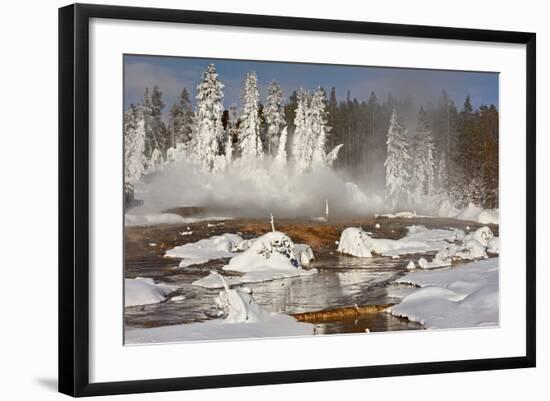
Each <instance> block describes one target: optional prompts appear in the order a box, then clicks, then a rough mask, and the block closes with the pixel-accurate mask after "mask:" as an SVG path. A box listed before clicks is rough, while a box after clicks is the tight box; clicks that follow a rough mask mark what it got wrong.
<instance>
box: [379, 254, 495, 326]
mask: <svg viewBox="0 0 550 401" xmlns="http://www.w3.org/2000/svg"><path fill="white" fill-rule="evenodd" d="M498 266H499V258H492V259H486V260H481V261H477V262H472V263H468V264H465V265H462V266H458V267H452V268H446V269H441V270H436V271H422V272H414V273H409V274H407V275H405V276H403V277H401V278H399V279H398V280H397V281H396V282H397V283H407V284H412V285H416V286H420V287H421V288H415V289H410V288H407V289H406V291H402V290H393V291H390V296H395V297H402V301H401V303H400V304H398V305H395V306H393V307H391V308H389V309H388V312H389V313H391V314H392V315H394V316H400V317H406V318H408V319H409V320H411V321H415V322H418V323H421V324H423V325H424V326H425V327H426V328H428V329H444V328H458V327H482V326H495V325H498V323H499V320H498V308H499V298H498V282H499V278H498V275H499V272H498V271H499V268H498Z"/></svg>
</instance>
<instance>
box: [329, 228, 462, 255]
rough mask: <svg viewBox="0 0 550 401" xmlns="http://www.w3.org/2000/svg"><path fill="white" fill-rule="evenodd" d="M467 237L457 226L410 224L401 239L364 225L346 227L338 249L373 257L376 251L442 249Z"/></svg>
mask: <svg viewBox="0 0 550 401" xmlns="http://www.w3.org/2000/svg"><path fill="white" fill-rule="evenodd" d="M463 237H464V232H463V231H462V230H457V229H449V230H444V229H432V230H429V229H427V228H426V227H424V226H410V227H408V233H407V235H406V236H405V237H403V238H401V239H399V240H392V239H383V238H372V237H370V236H369V235H368V233H367V232H365V231H363V230H362V229H360V228H356V227H349V228H346V229H345V230H344V231H343V232H342V234H341V236H340V241H339V243H338V252H341V253H347V254H349V255H352V256H358V257H367V258H369V257H371V256H372V253H376V254H378V255H382V256H392V257H399V256H401V255H406V254H415V253H425V252H430V251H438V250H440V249H443V248H445V247H447V246H448V245H449V242H450V241H457V240H460V239H462V238H463Z"/></svg>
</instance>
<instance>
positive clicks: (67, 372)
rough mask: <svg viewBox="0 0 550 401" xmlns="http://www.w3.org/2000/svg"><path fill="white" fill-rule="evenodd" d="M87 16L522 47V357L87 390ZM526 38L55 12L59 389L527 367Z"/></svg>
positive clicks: (131, 10)
mask: <svg viewBox="0 0 550 401" xmlns="http://www.w3.org/2000/svg"><path fill="white" fill-rule="evenodd" d="M91 18H106V19H119V20H138V21H159V22H173V23H191V24H205V25H218V26H239V27H252V28H276V29H286V30H305V31H322V32H337V33H347V34H369V35H385V36H401V37H414V38H431V39H434V38H436V39H451V40H468V41H484V42H499V43H515V44H523V45H525V46H526V55H527V56H526V60H525V61H526V68H527V70H526V71H527V85H526V87H527V90H526V94H525V96H526V106H527V108H526V120H527V125H526V134H527V135H526V139H525V140H526V149H527V166H526V171H527V177H526V178H527V181H526V185H527V193H526V202H527V210H526V226H527V238H526V240H527V249H526V250H527V258H526V261H525V263H526V266H527V269H526V271H527V273H526V274H527V276H526V289H525V290H526V308H527V310H526V317H527V323H526V327H525V333H526V353H525V355H524V356H520V357H509V358H495V359H475V360H456V361H445V362H428V363H408V364H399V365H381V366H353V367H345V368H330V369H313V370H296V371H283V372H261V373H250V374H230V375H219V376H196V377H184V378H166V379H154V380H135V381H123V382H103V383H90V381H89V375H88V374H89V335H88V329H89V312H88V311H89V290H88V284H89V266H88V260H89V258H88V257H89V231H88V230H89V223H88V217H89V181H88V173H89V148H88V146H89V145H88V140H89V132H88V127H89V125H88V123H89V121H88V110H89V103H88V102H89V101H88V95H89V75H88V73H89V71H88V61H89V32H88V28H89V22H90V19H91ZM535 121H536V35H535V33H527V32H509V31H494V30H479V29H463V28H447V27H435V26H416V25H401V24H387V23H372V22H358V21H338V20H324V19H310V18H295V17H279V16H266V15H246V14H231V13H219V12H202V11H183V10H172V9H156V8H137V7H120V6H105V5H88V4H74V5H69V6H66V7H63V8H60V9H59V391H60V392H62V393H65V394H68V395H71V396H95V395H106V394H124V393H140V392H158V391H173V390H188V389H204V388H219V387H238V386H252V385H265V384H280V383H295V382H316V381H325V380H344V379H361V378H372V377H387V376H400V375H422V374H433V373H449V372H464V371H481V370H495V369H513V368H527V367H534V366H535V363H536V357H535V355H536V337H535V335H536V312H535V307H536V305H535V300H536V294H535V280H536V271H535V270H536V260H535V257H536V256H535V255H536V252H535V249H536V245H535V243H536V242H535V240H536V238H535V236H536V227H535V225H536V215H535V214H536V203H535V202H536V200H535V193H536V189H535V185H536V184H535V164H536V161H535V156H536V152H535V146H536V139H535V137H536V132H535V131H536V123H535Z"/></svg>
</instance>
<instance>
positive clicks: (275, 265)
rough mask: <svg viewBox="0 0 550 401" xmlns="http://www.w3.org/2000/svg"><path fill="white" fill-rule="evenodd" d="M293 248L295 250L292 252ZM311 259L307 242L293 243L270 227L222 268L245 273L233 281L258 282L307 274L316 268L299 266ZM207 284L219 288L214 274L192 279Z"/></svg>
mask: <svg viewBox="0 0 550 401" xmlns="http://www.w3.org/2000/svg"><path fill="white" fill-rule="evenodd" d="M295 252H296V253H295ZM312 259H313V251H312V250H311V248H310V247H309V246H308V245H302V244H297V245H295V244H294V243H293V242H292V240H291V239H290V238H289V237H288V236H287V235H286V234H284V233H281V232H278V231H273V232H270V233H267V234H264V235H262V236H261V237H259V238H256V239H255V240H254V241H253V242H251V243H250V246H249V247H248V248H247V249H246V250H245V251H244V252H243V253H241V254H238V255H236V256H234V257H233V258H232V259H231V260H230V261H229V263H228V264H227V265H225V266H224V267H223V270H226V271H234V272H239V273H244V275H242V276H240V277H239V278H238V279H237V278H235V279H234V280H233V282H234V283H235V284H237V283H241V284H242V283H257V282H262V281H270V280H276V279H282V278H290V277H298V276H309V275H312V274H316V273H317V269H309V270H305V269H302V265H307V264H309V262H310V261H311V260H312ZM193 284H194V285H199V286H203V287H207V288H218V286H219V283H216V280H215V279H214V278H205V279H200V280H197V281H195V282H193Z"/></svg>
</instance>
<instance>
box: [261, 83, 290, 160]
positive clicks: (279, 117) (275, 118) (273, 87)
mask: <svg viewBox="0 0 550 401" xmlns="http://www.w3.org/2000/svg"><path fill="white" fill-rule="evenodd" d="M264 116H265V122H266V125H267V133H266V134H267V135H266V145H267V146H266V149H267V154H268V155H269V156H275V153H276V152H277V148H278V144H279V137H280V136H281V131H282V129H283V128H284V127H285V126H286V121H285V112H284V106H283V91H282V90H281V87H280V86H279V84H278V83H277V82H276V81H272V82H271V83H270V84H269V86H268V87H267V102H266V105H265V107H264Z"/></svg>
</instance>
